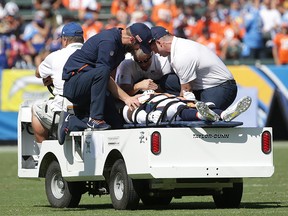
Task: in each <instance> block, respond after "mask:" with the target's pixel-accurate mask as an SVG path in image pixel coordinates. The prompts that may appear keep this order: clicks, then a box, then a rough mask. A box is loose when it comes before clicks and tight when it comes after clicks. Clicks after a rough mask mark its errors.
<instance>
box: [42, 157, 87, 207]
mask: <svg viewBox="0 0 288 216" xmlns="http://www.w3.org/2000/svg"><path fill="white" fill-rule="evenodd" d="M84 187H85V184H84V183H83V182H67V181H65V180H64V179H63V177H62V174H61V169H60V165H59V163H58V162H57V161H52V163H51V164H50V165H49V167H48V169H47V172H46V176H45V189H46V196H47V199H48V201H49V203H50V205H51V206H52V207H54V208H66V207H68V208H75V207H77V206H78V204H79V202H80V200H81V196H82V193H83V192H84Z"/></svg>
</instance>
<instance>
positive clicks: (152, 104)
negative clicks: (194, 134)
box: [123, 90, 252, 124]
mask: <svg viewBox="0 0 288 216" xmlns="http://www.w3.org/2000/svg"><path fill="white" fill-rule="evenodd" d="M183 95H184V96H183V97H176V96H174V95H170V94H166V93H164V94H163V93H155V92H154V91H153V90H147V91H145V92H144V93H143V94H142V96H140V97H139V98H138V100H139V102H140V103H141V106H140V107H138V108H137V109H134V110H131V109H129V108H128V106H127V105H126V106H125V107H124V108H123V117H124V119H125V121H126V122H127V123H139V124H143V123H147V121H148V123H149V122H150V123H151V122H153V123H159V122H160V121H161V122H167V121H200V120H202V121H221V120H222V121H226V122H229V121H231V120H233V119H234V118H236V117H237V116H239V115H240V114H241V113H243V112H245V111H246V110H247V109H248V108H249V107H250V105H251V102H252V99H251V97H249V96H245V97H243V98H241V99H240V100H239V101H237V102H236V103H235V104H234V105H233V106H230V107H229V108H227V109H226V110H220V109H217V108H215V105H214V104H213V103H211V102H207V103H204V102H201V101H197V100H196V99H195V96H194V94H193V93H192V92H184V94H183Z"/></svg>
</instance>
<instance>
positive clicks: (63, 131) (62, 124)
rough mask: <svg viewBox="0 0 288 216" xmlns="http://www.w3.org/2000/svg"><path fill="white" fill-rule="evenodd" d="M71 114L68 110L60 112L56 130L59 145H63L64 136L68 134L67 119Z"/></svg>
mask: <svg viewBox="0 0 288 216" xmlns="http://www.w3.org/2000/svg"><path fill="white" fill-rule="evenodd" d="M70 115H71V114H69V113H68V112H64V111H62V112H61V113H60V119H59V125H58V130H57V138H58V142H59V144H60V145H63V144H64V142H65V136H66V135H67V134H68V132H69V130H68V120H69V117H70Z"/></svg>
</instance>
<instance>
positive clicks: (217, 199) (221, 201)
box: [213, 182, 243, 208]
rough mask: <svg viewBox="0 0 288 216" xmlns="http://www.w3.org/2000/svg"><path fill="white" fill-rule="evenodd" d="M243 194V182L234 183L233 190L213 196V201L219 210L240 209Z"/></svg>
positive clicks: (223, 191)
mask: <svg viewBox="0 0 288 216" xmlns="http://www.w3.org/2000/svg"><path fill="white" fill-rule="evenodd" d="M242 194H243V182H240V183H233V187H232V188H223V190H222V191H221V192H219V193H217V194H214V195H213V200H214V203H215V205H216V207H217V208H238V207H239V205H240V203H241V199H242Z"/></svg>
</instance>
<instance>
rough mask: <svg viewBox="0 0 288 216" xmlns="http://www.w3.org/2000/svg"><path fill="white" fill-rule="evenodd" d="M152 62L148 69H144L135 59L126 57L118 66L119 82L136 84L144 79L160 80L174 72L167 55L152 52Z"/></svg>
mask: <svg viewBox="0 0 288 216" xmlns="http://www.w3.org/2000/svg"><path fill="white" fill-rule="evenodd" d="M151 58H152V59H151V60H152V62H151V65H150V67H149V68H148V69H147V71H144V70H142V69H141V68H140V66H139V65H138V64H137V63H136V62H135V61H134V60H133V59H125V60H123V61H122V62H121V64H120V65H119V66H118V68H117V72H116V78H115V80H116V82H117V84H119V85H121V84H128V85H134V84H135V83H137V82H139V81H141V80H143V79H152V80H159V79H160V78H161V77H162V76H163V75H165V74H169V73H171V72H172V68H171V66H170V64H169V61H168V58H167V57H162V56H160V55H158V54H152V57H151Z"/></svg>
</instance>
